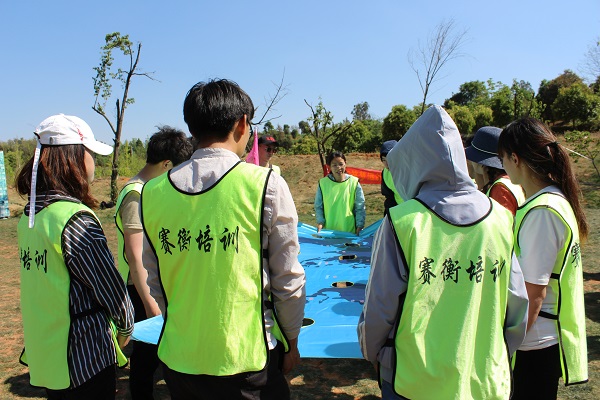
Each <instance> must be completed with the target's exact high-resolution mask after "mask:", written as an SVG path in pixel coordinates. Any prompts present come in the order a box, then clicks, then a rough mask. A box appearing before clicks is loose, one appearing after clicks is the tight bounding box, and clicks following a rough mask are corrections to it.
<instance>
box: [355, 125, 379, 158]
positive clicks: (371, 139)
mask: <svg viewBox="0 0 600 400" xmlns="http://www.w3.org/2000/svg"><path fill="white" fill-rule="evenodd" d="M360 122H361V124H363V125H364V126H365V127H366V128H367V130H368V131H369V133H368V134H367V133H365V135H364V136H363V137H362V139H361V144H360V147H359V149H358V151H360V152H362V153H373V152H379V149H380V148H381V143H383V140H382V137H381V133H382V130H383V121H381V120H378V119H369V120H365V121H360Z"/></svg>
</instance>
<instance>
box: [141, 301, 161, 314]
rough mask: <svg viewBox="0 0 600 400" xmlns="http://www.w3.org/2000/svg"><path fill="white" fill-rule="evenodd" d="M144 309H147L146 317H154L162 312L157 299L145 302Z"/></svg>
mask: <svg viewBox="0 0 600 400" xmlns="http://www.w3.org/2000/svg"><path fill="white" fill-rule="evenodd" d="M144 310H145V311H146V318H152V317H156V316H157V315H160V314H162V312H161V311H160V308H159V307H158V304H156V302H155V301H154V302H152V304H144Z"/></svg>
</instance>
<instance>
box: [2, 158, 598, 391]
mask: <svg viewBox="0 0 600 400" xmlns="http://www.w3.org/2000/svg"><path fill="white" fill-rule="evenodd" d="M273 162H274V163H275V164H278V165H280V166H281V169H282V173H283V176H284V177H285V178H286V180H287V181H288V184H289V186H290V189H291V191H292V195H293V196H294V200H295V202H296V207H297V208H298V213H299V215H300V220H301V221H302V222H306V223H310V224H314V216H312V214H313V213H314V211H313V209H312V204H313V199H314V193H315V189H316V185H317V180H318V179H319V177H320V176H321V166H320V163H319V160H318V157H317V156H282V155H278V156H276V157H275V159H274V160H273ZM348 164H349V165H351V166H355V167H364V168H371V169H380V168H381V163H380V161H379V156H378V154H350V155H348ZM577 171H578V175H579V176H580V178H581V180H582V181H583V182H587V183H589V184H586V185H583V187H584V190H585V196H586V199H592V200H591V201H588V203H589V204H588V208H587V209H586V214H587V216H588V218H589V222H590V225H591V235H590V238H589V241H588V243H587V244H586V245H585V246H584V247H583V258H584V269H585V273H584V277H585V289H586V295H585V296H586V312H587V329H588V349H589V350H588V351H589V369H590V382H589V383H588V384H586V385H579V386H574V387H569V388H564V387H561V388H560V391H559V397H560V398H562V399H585V400H592V399H594V400H595V399H598V398H600V383H599V382H600V263H598V261H597V260H598V256H599V255H600V250H599V249H600V233H599V230H598V228H599V227H600V210H599V209H597V205H596V204H597V202H596V200H595V199H596V196H597V192H598V185H597V183H596V182H597V181H596V180H595V178H594V176H593V173H592V172H591V170H590V168H588V166H586V165H585V164H583V163H579V164H577ZM124 182H125V179H122V180H121V181H120V186H122V185H123V183H124ZM590 182H593V183H590ZM108 187H109V182H108V180H107V179H99V180H97V181H96V182H94V185H93V190H94V193H96V195H97V196H98V197H99V198H100V200H107V199H108V193H109V189H108ZM363 189H364V191H365V195H366V199H367V209H368V210H369V214H368V216H367V221H368V223H369V222H373V221H375V220H377V219H378V218H380V216H381V214H382V210H383V206H382V204H383V199H382V196H381V195H380V194H379V187H378V186H377V185H364V186H363ZM9 199H10V202H11V205H10V209H11V214H12V215H13V216H15V215H17V214H20V212H21V210H22V209H23V206H24V204H25V201H24V200H22V199H20V198H18V196H17V195H16V194H15V193H14V190H12V189H9ZM113 212H114V211H113V210H101V211H98V216H99V217H100V219H101V222H102V224H103V226H104V228H105V232H106V235H107V238H108V241H109V245H110V247H111V249H112V250H113V252H114V251H115V249H116V233H115V229H114V226H113V221H112V213H113ZM17 220H18V218H9V219H7V220H0V252H1V255H2V256H1V257H0V278H1V279H0V299H1V304H2V306H1V307H0V361H1V364H0V380H1V382H2V385H1V386H0V398H1V399H22V398H33V399H35V398H42V397H43V396H44V392H43V391H42V390H40V389H35V388H32V387H31V386H29V384H28V375H27V369H26V368H24V367H23V366H21V365H20V364H19V363H18V361H17V360H18V357H19V354H20V352H21V350H22V346H23V341H22V334H21V316H20V309H19V260H18V251H17V237H16V224H17ZM127 374H128V371H127V369H125V370H122V371H120V372H119V382H118V390H119V391H118V394H117V398H118V399H128V398H129V395H128V391H127ZM156 379H157V386H156V387H157V390H156V398H157V399H168V398H169V395H168V391H167V389H166V385H165V384H164V381H162V380H161V377H160V374H157V376H156ZM375 379H376V375H375V373H374V371H373V368H372V367H371V365H370V364H369V363H368V362H366V361H363V360H336V359H303V361H302V364H301V365H300V366H299V367H298V368H297V369H296V370H294V371H293V373H291V374H290V375H289V380H290V386H291V390H292V398H293V399H297V400H299V399H307V400H308V399H311V400H313V399H344V400H351V399H355V400H357V399H361V400H372V399H378V398H380V392H379V389H378V387H377V382H376V380H375Z"/></svg>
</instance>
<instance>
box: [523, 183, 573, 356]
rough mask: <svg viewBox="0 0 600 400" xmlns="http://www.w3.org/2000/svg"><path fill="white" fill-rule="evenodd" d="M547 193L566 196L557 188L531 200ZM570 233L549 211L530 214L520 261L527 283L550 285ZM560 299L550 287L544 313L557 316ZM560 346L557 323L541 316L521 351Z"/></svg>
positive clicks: (524, 233)
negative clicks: (557, 258)
mask: <svg viewBox="0 0 600 400" xmlns="http://www.w3.org/2000/svg"><path fill="white" fill-rule="evenodd" d="M546 192H554V193H560V194H562V192H561V191H560V189H559V188H557V187H556V186H548V187H546V188H544V189H542V190H540V191H539V192H537V193H535V194H534V195H533V196H530V197H529V198H533V197H536V196H537V195H539V194H541V193H546ZM563 196H564V195H563ZM566 230H567V226H566V225H565V223H564V222H563V221H562V220H561V219H560V218H559V217H558V216H557V215H556V214H554V213H553V212H552V211H549V210H547V209H545V208H536V209H534V210H531V211H530V212H529V213H528V214H527V216H526V217H525V219H524V220H523V222H522V224H521V229H520V231H519V238H518V240H519V246H520V248H521V254H520V255H519V257H518V259H519V264H521V269H522V270H523V277H524V279H525V282H528V283H532V284H535V285H548V283H549V281H550V275H551V274H552V270H553V269H554V263H555V262H556V256H557V255H558V252H559V250H560V249H561V248H562V247H563V246H564V244H565V232H566ZM556 298H557V294H556V293H555V292H554V291H553V290H552V288H551V287H550V286H548V287H547V288H546V298H545V299H544V301H543V302H542V309H541V310H542V311H546V312H548V313H551V314H553V313H554V311H553V310H554V306H555V305H556ZM556 343H558V330H557V325H556V321H554V320H551V319H548V318H544V317H540V316H538V318H537V319H536V321H535V323H534V324H533V326H532V327H531V329H529V331H528V332H527V335H526V336H525V341H524V342H523V344H522V345H521V347H519V350H525V351H527V350H538V349H543V348H546V347H550V346H552V345H555V344H556Z"/></svg>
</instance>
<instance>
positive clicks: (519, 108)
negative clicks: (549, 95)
mask: <svg viewBox="0 0 600 400" xmlns="http://www.w3.org/2000/svg"><path fill="white" fill-rule="evenodd" d="M510 91H511V96H512V107H513V111H512V119H513V120H515V119H518V118H523V117H533V118H541V116H542V115H541V114H542V110H543V109H544V105H543V104H542V102H541V101H539V100H537V99H536V98H535V92H534V90H533V89H532V87H531V84H530V83H529V82H525V81H517V80H516V79H513V84H512V86H511V87H510Z"/></svg>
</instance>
